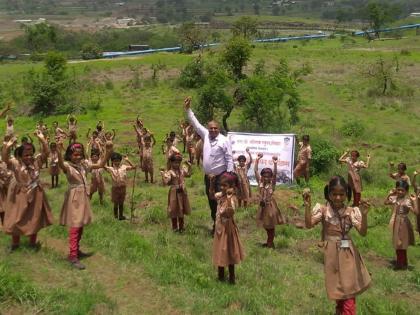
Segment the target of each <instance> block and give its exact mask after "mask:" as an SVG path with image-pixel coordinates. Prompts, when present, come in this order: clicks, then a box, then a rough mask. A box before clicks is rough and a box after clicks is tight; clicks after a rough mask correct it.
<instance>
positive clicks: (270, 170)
mask: <svg viewBox="0 0 420 315" xmlns="http://www.w3.org/2000/svg"><path fill="white" fill-rule="evenodd" d="M265 173H270V176H273V170H272V169H271V168H269V167H266V168H263V169H262V170H261V173H260V174H261V176H263V175H264V174H265Z"/></svg>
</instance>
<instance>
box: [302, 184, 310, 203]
mask: <svg viewBox="0 0 420 315" xmlns="http://www.w3.org/2000/svg"><path fill="white" fill-rule="evenodd" d="M302 197H303V203H304V204H305V206H308V205H310V204H311V191H310V190H309V189H308V188H306V189H304V190H303V193H302Z"/></svg>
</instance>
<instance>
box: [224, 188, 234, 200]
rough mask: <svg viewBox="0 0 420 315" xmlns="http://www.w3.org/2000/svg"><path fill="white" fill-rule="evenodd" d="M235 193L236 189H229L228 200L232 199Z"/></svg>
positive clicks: (227, 191) (227, 192)
mask: <svg viewBox="0 0 420 315" xmlns="http://www.w3.org/2000/svg"><path fill="white" fill-rule="evenodd" d="M234 193H235V189H233V188H228V189H227V190H226V196H228V198H230V197H232V196H233V194H234Z"/></svg>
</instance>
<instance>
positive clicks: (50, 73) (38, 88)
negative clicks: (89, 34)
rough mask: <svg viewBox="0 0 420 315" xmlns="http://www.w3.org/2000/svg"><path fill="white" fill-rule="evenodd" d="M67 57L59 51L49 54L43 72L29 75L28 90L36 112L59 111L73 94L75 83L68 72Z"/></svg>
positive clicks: (32, 72) (45, 113) (48, 112)
mask: <svg viewBox="0 0 420 315" xmlns="http://www.w3.org/2000/svg"><path fill="white" fill-rule="evenodd" d="M66 62H67V61H66V58H65V57H64V56H63V55H62V54H60V53H57V52H50V53H48V54H47V56H46V58H45V61H44V69H43V70H42V71H41V72H35V71H33V70H31V71H30V72H29V73H28V75H27V80H26V84H27V91H28V94H29V98H30V104H31V105H32V109H33V112H34V113H37V114H41V115H49V114H53V113H57V112H58V111H59V109H60V107H61V106H63V105H65V104H66V103H67V100H68V99H69V97H70V96H71V95H72V88H73V83H74V82H72V80H71V79H70V78H69V77H68V76H67V74H66V69H67V66H66Z"/></svg>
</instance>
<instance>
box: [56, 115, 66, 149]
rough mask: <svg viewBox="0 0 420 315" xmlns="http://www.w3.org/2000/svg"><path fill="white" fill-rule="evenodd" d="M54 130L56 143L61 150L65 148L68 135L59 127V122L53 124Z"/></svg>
mask: <svg viewBox="0 0 420 315" xmlns="http://www.w3.org/2000/svg"><path fill="white" fill-rule="evenodd" d="M53 128H54V133H55V143H56V144H57V146H58V147H59V148H64V140H65V139H66V138H67V134H66V133H65V132H64V130H63V129H61V128H60V127H59V126H58V122H57V121H55V122H53Z"/></svg>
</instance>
